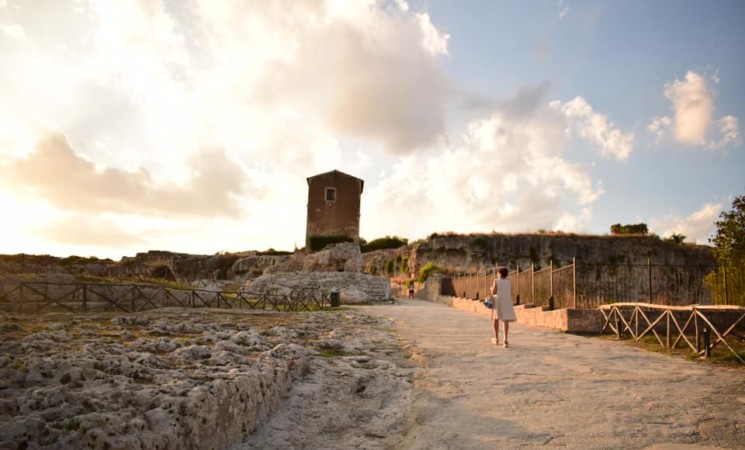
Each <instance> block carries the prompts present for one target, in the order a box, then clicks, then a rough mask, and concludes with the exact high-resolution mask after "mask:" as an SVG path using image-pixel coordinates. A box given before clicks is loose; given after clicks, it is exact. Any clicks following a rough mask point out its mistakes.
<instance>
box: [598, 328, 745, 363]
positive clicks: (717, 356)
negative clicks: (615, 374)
mask: <svg viewBox="0 0 745 450" xmlns="http://www.w3.org/2000/svg"><path fill="white" fill-rule="evenodd" d="M600 338H602V339H607V340H618V338H617V337H616V335H615V334H603V335H600ZM660 338H661V339H662V342H663V343H664V342H665V337H664V336H662V335H661V336H660ZM675 339H677V335H676V336H675V337H673V338H671V343H672V342H675ZM694 339H695V338H694V337H692V336H688V340H689V341H691V342H693V341H694ZM620 341H621V342H623V343H625V344H626V345H633V346H634V347H637V348H640V349H642V350H646V351H649V352H654V353H663V354H666V355H671V356H675V357H678V358H684V359H688V360H691V361H705V362H708V363H710V364H722V365H727V366H733V367H740V368H745V364H743V363H742V362H741V361H740V360H739V359H737V356H735V354H734V353H732V352H731V351H730V350H729V349H728V348H727V347H726V346H725V345H723V344H722V343H721V342H720V343H719V344H717V346H716V347H714V348H713V349H712V350H711V355H710V356H709V357H708V358H704V357H703V356H699V355H698V354H697V353H696V352H694V351H693V350H691V348H690V347H689V346H688V344H686V343H685V341H683V340H682V339H681V341H680V342H679V343H678V346H677V347H675V348H665V347H664V346H663V345H660V341H658V340H657V338H656V337H655V336H654V334H647V335H645V336H643V337H642V338H641V339H639V340H638V341H635V340H634V339H633V338H632V337H631V336H629V335H628V334H626V335H625V336H624V338H623V339H621V340H620ZM712 342H713V340H712ZM727 343H728V344H729V345H730V346H731V347H732V348H733V349H734V350H735V352H736V353H737V355H738V356H739V357H740V358H742V359H743V360H745V339H743V338H742V337H740V336H728V337H727Z"/></svg>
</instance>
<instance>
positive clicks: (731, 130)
mask: <svg viewBox="0 0 745 450" xmlns="http://www.w3.org/2000/svg"><path fill="white" fill-rule="evenodd" d="M714 125H715V126H716V127H717V129H718V133H717V134H718V136H719V137H718V138H716V139H714V140H710V141H708V142H707V143H706V146H707V148H710V149H712V150H716V149H719V148H722V147H725V146H727V145H729V144H731V143H733V144H739V143H740V142H742V139H741V138H740V129H739V121H738V120H737V117H735V116H724V117H722V118H721V119H719V120H717V121H716V122H714Z"/></svg>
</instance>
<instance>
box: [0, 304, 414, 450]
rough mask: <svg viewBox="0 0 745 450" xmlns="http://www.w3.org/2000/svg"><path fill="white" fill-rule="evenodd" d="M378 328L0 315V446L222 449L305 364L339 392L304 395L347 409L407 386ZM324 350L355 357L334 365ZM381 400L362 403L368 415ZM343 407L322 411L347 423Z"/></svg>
mask: <svg viewBox="0 0 745 450" xmlns="http://www.w3.org/2000/svg"><path fill="white" fill-rule="evenodd" d="M388 327H390V325H387V324H383V323H382V321H379V320H377V319H373V318H368V317H366V316H364V315H363V314H361V313H358V312H355V311H337V312H328V313H324V314H311V313H298V314H292V315H291V316H288V315H286V314H267V313H255V312H254V313H249V312H246V311H229V312H227V311H224V310H208V309H201V310H194V309H161V310H157V311H150V312H146V313H137V314H132V315H114V314H88V315H77V316H73V315H63V314H55V315H51V316H40V315H5V314H4V315H0V392H2V396H0V448H3V449H5V448H8V449H10V448H35V449H60V448H66V449H67V448H69V449H73V448H74V449H78V448H81V449H82V448H100V449H103V448H110V449H134V448H137V449H143V450H155V449H158V450H167V449H215V450H216V449H224V448H229V447H230V446H231V444H233V443H236V442H239V441H241V440H242V439H243V438H245V437H247V436H248V434H249V433H251V432H252V431H254V430H255V429H256V428H257V426H258V425H259V424H260V423H261V422H262V421H263V420H264V419H265V418H266V417H268V416H269V415H270V414H271V413H272V412H273V411H274V410H275V409H276V408H277V406H278V405H279V403H280V401H282V400H283V399H284V398H285V397H286V395H287V393H288V392H289V389H290V387H291V386H292V384H293V382H294V381H295V380H297V379H298V378H300V377H302V376H303V375H305V374H306V373H307V371H308V370H309V369H310V367H311V365H312V367H314V368H316V370H325V371H326V372H329V371H328V369H329V368H333V369H334V370H335V371H337V372H338V373H335V376H336V377H337V379H336V380H335V382H334V383H333V385H330V386H333V389H338V388H339V386H343V387H342V389H345V391H344V392H336V391H335V392H334V393H333V394H332V395H330V394H329V393H328V392H326V391H321V392H313V391H308V389H312V386H306V387H305V389H306V392H307V394H306V395H313V396H315V397H321V396H324V397H326V399H327V401H326V403H329V400H328V399H331V401H332V402H333V401H335V399H338V398H339V397H340V396H341V397H342V398H345V400H346V403H348V404H349V405H354V411H355V413H357V412H358V411H359V407H360V404H359V403H358V401H359V400H357V401H355V397H356V396H357V397H358V396H359V394H358V393H359V392H360V390H359V389H360V388H359V385H362V386H363V388H362V389H363V390H364V389H365V388H366V389H367V391H368V392H383V393H388V394H387V395H388V397H390V398H391V399H400V398H401V397H402V396H403V397H408V396H409V393H410V391H411V384H410V382H408V380H409V378H407V377H410V376H411V373H412V370H398V369H397V366H396V365H395V363H392V362H388V361H380V360H378V359H377V358H379V357H380V356H378V352H380V355H383V352H385V354H388V353H389V352H390V353H395V352H396V351H397V345H398V343H397V342H396V340H395V337H393V335H392V334H390V333H389V332H386V331H385V330H386V329H387V328H388ZM379 349H380V350H379ZM319 353H323V354H324V357H321V356H319ZM330 354H331V355H338V356H339V358H345V355H347V354H350V355H354V356H353V357H350V358H351V359H349V360H341V361H340V362H339V363H336V362H335V361H336V358H332V357H329V355H330ZM342 369H343V371H342ZM396 383H398V384H396ZM394 385H395V390H388V391H387V390H386V389H391V388H390V386H394ZM325 386H326V385H324V386H320V387H319V388H318V389H321V388H324V387H325ZM355 389H356V390H355ZM381 398H383V395H382V394H381V397H380V398H371V401H370V402H369V403H370V404H369V406H367V408H369V409H370V411H371V412H370V414H371V415H372V414H373V413H374V414H375V415H376V418H377V415H378V414H379V413H380V410H381V409H382V408H381V407H385V406H386V405H382V404H381ZM351 408H352V407H351V406H349V407H346V406H345V405H338V407H334V404H333V403H332V404H331V405H330V407H329V410H330V411H336V414H339V417H338V419H336V420H338V421H339V423H344V424H345V427H348V426H351V425H352V422H353V420H354V418H353V417H351V415H350V414H349V412H350V411H351ZM372 408H377V409H372ZM404 413H405V408H403V409H401V408H398V409H397V410H395V411H392V412H390V413H389V415H388V416H387V417H386V419H387V422H383V421H378V423H377V424H376V427H371V426H370V424H369V423H368V424H366V425H365V426H366V427H370V429H369V430H368V431H369V432H370V433H375V434H380V433H385V432H386V431H388V430H387V429H386V428H384V427H383V425H385V424H386V423H387V424H388V425H390V423H391V422H394V423H402V422H403V418H404V417H403V414H404ZM345 415H346V416H350V417H344V416H345ZM295 419H296V418H295ZM343 430H344V427H342V429H341V430H340V432H342V431H343Z"/></svg>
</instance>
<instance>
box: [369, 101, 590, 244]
mask: <svg viewBox="0 0 745 450" xmlns="http://www.w3.org/2000/svg"><path fill="white" fill-rule="evenodd" d="M527 97H530V95H528V96H527ZM517 103H520V101H519V100H518V101H517ZM505 104H514V102H507V103H505ZM566 126H567V122H566V118H565V117H564V115H563V114H561V113H560V112H558V111H557V110H556V109H555V108H547V107H545V106H544V107H543V108H540V109H538V110H536V111H534V112H533V113H532V114H527V113H526V114H522V115H515V114H511V113H510V112H508V111H506V110H504V109H499V108H496V109H494V110H492V112H491V114H489V115H488V116H485V117H481V118H478V119H476V120H473V121H472V122H471V123H470V124H469V125H468V127H467V129H466V131H465V133H464V134H463V136H462V137H461V139H460V141H459V143H458V144H457V145H455V146H454V147H452V148H447V147H440V148H438V150H437V151H433V152H431V153H430V154H429V155H428V157H427V158H426V159H425V158H424V157H423V156H422V155H410V156H408V157H406V158H403V159H401V160H399V161H398V162H397V163H396V164H395V165H394V166H393V167H392V169H391V173H390V174H387V176H386V177H385V179H383V180H382V181H381V182H380V183H378V184H377V185H376V186H374V187H371V189H370V190H369V191H367V190H366V194H365V198H364V199H363V212H362V214H363V216H364V217H368V219H367V220H366V223H365V224H363V228H364V229H363V230H362V233H363V235H368V236H373V235H378V234H381V233H388V234H390V233H391V232H394V233H400V234H402V235H404V236H407V237H410V238H419V237H423V234H425V233H429V232H432V231H438V232H445V231H454V230H457V231H459V232H489V231H525V230H531V229H533V230H537V229H541V228H544V229H560V228H567V229H568V231H579V230H581V229H582V225H583V223H587V220H589V218H590V217H591V205H592V204H593V202H595V201H596V200H597V199H598V198H599V197H600V196H601V195H602V194H603V188H602V185H601V184H600V183H596V182H594V181H593V180H592V177H591V175H590V173H588V170H587V168H585V167H583V166H582V165H579V164H575V163H572V162H570V161H568V160H567V159H565V156H564V151H565V149H566V147H567V143H568V140H567V137H566ZM402 212H403V213H402ZM366 233H367V234H366Z"/></svg>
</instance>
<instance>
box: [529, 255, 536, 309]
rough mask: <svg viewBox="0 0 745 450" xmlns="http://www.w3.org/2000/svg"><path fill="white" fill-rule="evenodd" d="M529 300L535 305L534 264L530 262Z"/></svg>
mask: <svg viewBox="0 0 745 450" xmlns="http://www.w3.org/2000/svg"><path fill="white" fill-rule="evenodd" d="M530 301H531V302H533V304H534V305H535V264H533V263H530Z"/></svg>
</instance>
